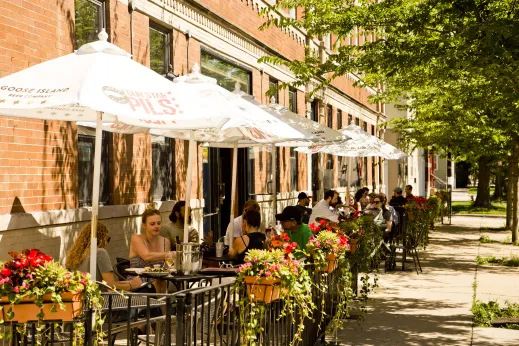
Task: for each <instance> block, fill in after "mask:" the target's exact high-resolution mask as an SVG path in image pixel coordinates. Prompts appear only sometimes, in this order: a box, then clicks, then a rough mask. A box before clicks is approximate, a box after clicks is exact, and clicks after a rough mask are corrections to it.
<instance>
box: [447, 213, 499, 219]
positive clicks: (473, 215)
mask: <svg viewBox="0 0 519 346" xmlns="http://www.w3.org/2000/svg"><path fill="white" fill-rule="evenodd" d="M452 216H453V217H454V216H463V217H482V218H487V217H488V218H495V219H506V215H487V214H452Z"/></svg>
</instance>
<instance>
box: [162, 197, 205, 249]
mask: <svg viewBox="0 0 519 346" xmlns="http://www.w3.org/2000/svg"><path fill="white" fill-rule="evenodd" d="M185 213H186V201H178V202H177V203H175V205H174V206H173V210H171V214H169V219H170V220H171V223H170V224H167V225H164V226H162V229H161V231H160V235H161V236H163V237H164V238H166V239H168V240H169V243H170V244H171V250H176V244H178V243H184V242H185V240H184V220H185V215H186V214H185ZM191 221H192V218H191V215H189V219H188V222H187V224H188V225H191ZM188 238H189V239H188V240H187V241H188V242H189V243H200V236H199V235H198V232H197V230H196V229H194V228H193V227H189V233H188Z"/></svg>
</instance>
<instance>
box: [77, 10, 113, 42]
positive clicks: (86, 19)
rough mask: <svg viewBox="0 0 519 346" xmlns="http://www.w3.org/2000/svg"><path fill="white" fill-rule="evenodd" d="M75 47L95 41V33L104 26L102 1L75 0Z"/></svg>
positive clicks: (96, 38)
mask: <svg viewBox="0 0 519 346" xmlns="http://www.w3.org/2000/svg"><path fill="white" fill-rule="evenodd" d="M74 6H75V7H74V8H75V17H76V18H75V36H76V49H78V48H79V47H81V46H82V45H84V44H85V43H89V42H93V41H97V40H98V37H97V34H99V32H100V31H101V29H103V28H105V27H106V20H105V7H104V1H98V0H75V1H74Z"/></svg>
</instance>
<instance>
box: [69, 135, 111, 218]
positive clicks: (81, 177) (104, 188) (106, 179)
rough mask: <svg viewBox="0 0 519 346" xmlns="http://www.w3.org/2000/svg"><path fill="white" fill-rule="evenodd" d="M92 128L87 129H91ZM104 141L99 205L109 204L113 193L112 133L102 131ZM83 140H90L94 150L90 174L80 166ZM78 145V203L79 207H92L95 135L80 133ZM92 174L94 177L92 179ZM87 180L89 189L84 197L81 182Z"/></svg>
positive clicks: (91, 155) (102, 144)
mask: <svg viewBox="0 0 519 346" xmlns="http://www.w3.org/2000/svg"><path fill="white" fill-rule="evenodd" d="M89 130H90V129H88V128H87V129H86V131H88V132H90V131H89ZM101 136H102V142H101V170H100V174H101V177H100V180H99V182H100V187H99V205H108V204H109V203H110V195H111V193H112V190H111V180H110V156H111V155H110V152H111V151H110V143H111V139H112V134H111V133H110V132H108V131H102V135H101ZM82 142H88V143H90V144H91V148H92V152H91V153H90V159H89V160H88V161H89V162H90V164H89V168H90V170H91V172H89V174H88V176H87V175H86V174H85V169H84V168H80V162H83V161H81V160H80V155H81V154H80V151H81V149H80V147H81V143H82ZM77 145H78V159H77V160H78V161H77V162H78V173H77V179H78V180H77V182H78V183H77V197H78V205H79V207H80V208H81V207H91V206H92V201H93V195H92V192H93V191H92V186H93V182H94V160H95V135H90V134H78V137H77ZM90 175H91V177H92V179H90ZM82 181H86V184H87V189H86V194H87V195H86V196H83V198H81V197H82V189H81V185H82V184H81V182H82Z"/></svg>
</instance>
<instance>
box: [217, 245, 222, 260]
mask: <svg viewBox="0 0 519 346" xmlns="http://www.w3.org/2000/svg"><path fill="white" fill-rule="evenodd" d="M222 256H223V243H221V242H218V243H216V257H222Z"/></svg>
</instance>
